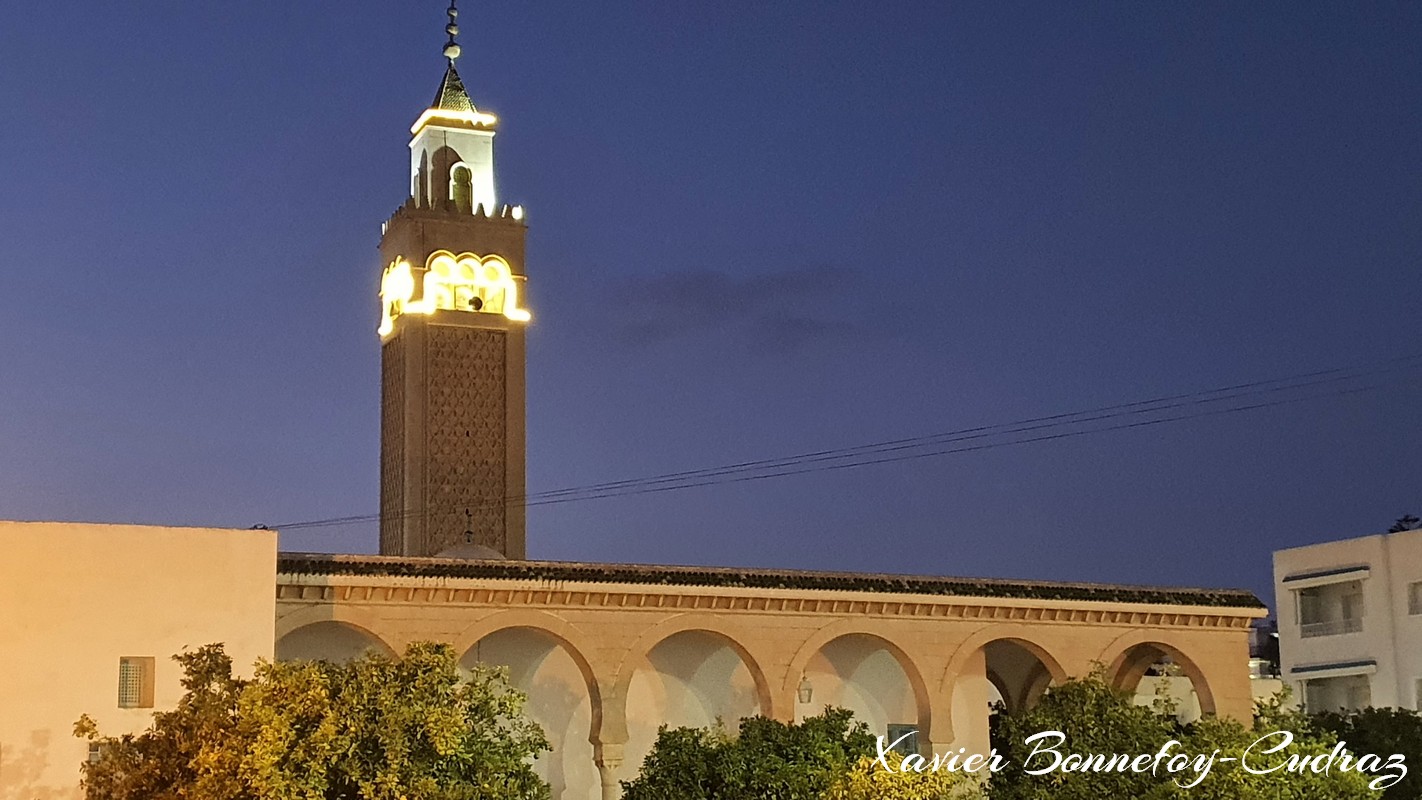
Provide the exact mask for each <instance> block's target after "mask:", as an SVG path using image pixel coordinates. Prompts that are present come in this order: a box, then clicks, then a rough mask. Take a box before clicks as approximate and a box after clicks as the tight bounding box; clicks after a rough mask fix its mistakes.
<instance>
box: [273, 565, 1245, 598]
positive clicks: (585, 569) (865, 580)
mask: <svg viewBox="0 0 1422 800" xmlns="http://www.w3.org/2000/svg"><path fill="white" fill-rule="evenodd" d="M277 571H278V572H279V573H282V574H287V575H361V576H392V577H420V578H483V579H490V580H530V581H575V582H583V583H623V584H647V585H663V586H708V587H722V586H730V587H742V588H750V589H801V590H810V591H844V592H878V593H884V594H917V595H939V596H945V597H985V598H986V597H1005V598H1019V599H1034V600H1088V601H1098V602H1112V603H1151V604H1157V605H1177V606H1214V607H1220V608H1264V607H1265V606H1264V604H1263V603H1262V602H1260V601H1259V598H1257V597H1255V596H1254V595H1253V594H1252V593H1250V592H1247V591H1244V590H1242V589H1186V588H1174V587H1161V586H1124V585H1116V584H1101V583H1058V582H1049V581H1014V580H1003V579H998V578H939V577H929V576H920V575H887V574H871V573H860V572H810V571H804V570H779V569H741V568H732V567H680V566H655V565H647V564H597V563H587V562H576V561H467V560H462V559H448V558H406V557H398V556H366V555H344V554H340V555H333V554H325V553H282V554H280V556H279V557H278V559H277Z"/></svg>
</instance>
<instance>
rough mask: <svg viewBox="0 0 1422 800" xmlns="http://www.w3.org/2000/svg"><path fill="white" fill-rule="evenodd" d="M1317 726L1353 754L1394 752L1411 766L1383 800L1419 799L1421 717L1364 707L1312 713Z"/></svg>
mask: <svg viewBox="0 0 1422 800" xmlns="http://www.w3.org/2000/svg"><path fill="white" fill-rule="evenodd" d="M1314 721H1315V722H1316V723H1317V724H1318V726H1319V727H1321V728H1323V729H1325V730H1327V731H1328V732H1329V733H1332V734H1333V735H1334V736H1337V737H1338V739H1339V740H1340V741H1344V742H1347V743H1348V749H1349V750H1352V751H1353V752H1356V753H1373V754H1376V755H1380V756H1382V757H1384V758H1386V757H1387V756H1390V755H1392V754H1394V753H1396V754H1398V755H1401V756H1402V757H1403V758H1404V759H1406V761H1405V763H1407V764H1409V765H1411V766H1410V768H1409V771H1408V774H1407V777H1405V778H1403V779H1402V780H1401V781H1398V782H1397V783H1395V784H1393V785H1392V786H1389V787H1387V788H1386V789H1384V790H1383V794H1382V796H1383V797H1384V798H1385V800H1419V798H1422V714H1419V713H1418V712H1416V711H1409V710H1407V709H1405V708H1404V709H1398V708H1366V709H1363V710H1362V711H1350V712H1347V713H1334V712H1325V713H1322V714H1315V715H1314Z"/></svg>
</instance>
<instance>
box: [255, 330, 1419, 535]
mask: <svg viewBox="0 0 1422 800" xmlns="http://www.w3.org/2000/svg"><path fill="white" fill-rule="evenodd" d="M1418 367H1422V353H1418V354H1413V355H1409V356H1402V357H1398V358H1393V359H1387V360H1385V361H1378V362H1372V363H1368V364H1362V365H1357V366H1352V367H1339V368H1334V369H1326V370H1316V371H1313V372H1307V373H1301V374H1296V375H1290V376H1286V377H1282V378H1272V379H1268V380H1260V381H1250V382H1247V383H1240V384H1234V385H1231V386H1224V387H1219V388H1215V389H1207V390H1203V391H1197V392H1188V393H1183V394H1175V395H1165V396H1161V397H1156V398H1151V399H1148V400H1137V401H1132V402H1128V403H1119V404H1114V405H1108V406H1102V407H1098V408H1093V409H1085V410H1079V411H1071V412H1065V413H1058V414H1051V415H1046V416H1041V417H1034V418H1030V419H1025V420H1018V421H1015V422H1008V423H997V424H993V425H984V426H976V427H970V428H962V429H959V430H954V431H946V432H942V433H936V434H930V435H926V436H916V437H909V438H903V439H893V440H888V441H882V442H874V443H870V444H864V445H857V446H854V447H845V448H835V449H827V450H818V451H812V452H807V453H801V454H797V455H793V456H785V457H780V458H768V459H758V460H753V461H744V462H739V463H734V464H726V465H721V466H717V467H707V468H702V469H694V470H683V471H680V472H672V473H666V474H662V475H654V476H648V477H644V478H632V479H625V480H619V481H609V482H604V483H597V484H589V485H586V486H579V487H570V488H564V489H555V490H550V491H546V492H539V493H534V494H526V495H522V496H511V497H506V498H503V499H502V500H493V501H485V502H483V503H476V504H474V505H472V506H470V505H468V504H464V505H460V506H459V507H458V508H453V507H452V508H450V509H423V510H418V511H411V512H406V513H404V514H400V515H391V516H390V517H389V519H405V518H412V517H418V516H436V515H441V514H454V513H461V512H462V510H463V509H465V508H492V507H496V506H500V505H502V506H511V505H516V504H522V505H523V506H525V507H532V506H543V505H557V504H562V503H570V502H579V501H584V500H597V499H605V498H612V497H625V496H630V495H638V494H653V493H660V492H666V491H676V490H681V489H691V488H698V487H704V486H713V485H720V484H728V483H744V482H748V481H758V480H766V479H770V478H781V477H788V476H792V475H803V474H807V473H812V472H826V471H833V470H841V469H849V468H855V467H865V466H873V465H879V464H888V463H896V462H901V461H912V460H917V459H922V458H930V457H938V456H945V455H951V454H956V453H967V452H976V451H979V450H989V449H996V448H999V447H1009V446H1014V445H1021V444H1029V443H1035V442H1043V441H1052V440H1057V439H1065V438H1073V437H1078V436H1084V435H1086V434H1091V433H1104V432H1108V431H1114V430H1126V429H1131V428H1139V427H1145V426H1150V425H1159V424H1163V423H1167V422H1177V421H1183V420H1190V419H1199V418H1203V417H1212V416H1219V415H1222V414H1233V413H1240V412H1244V411H1253V410H1259V409H1266V408H1273V407H1278V406H1283V405H1290V404H1294V403H1299V402H1306V401H1310V400H1316V399H1322V398H1328V397H1338V396H1344V395H1350V394H1357V393H1361V392H1366V391H1374V390H1376V389H1378V388H1382V387H1380V386H1364V387H1355V388H1347V389H1342V390H1338V391H1332V392H1322V393H1313V394H1309V395H1305V396H1302V397H1287V398H1283V399H1278V400H1272V401H1266V402H1258V403H1253V404H1247V405H1231V406H1228V407H1225V408H1215V409H1210V410H1206V411H1198V412H1193V413H1183V412H1182V413H1177V414H1174V415H1168V416H1164V417H1155V418H1152V419H1145V420H1135V421H1132V422H1122V423H1115V424H1109V425H1098V426H1095V427H1086V428H1079V427H1076V428H1074V427H1073V426H1082V425H1089V424H1090V423H1094V422H1102V421H1109V420H1112V419H1118V418H1130V417H1135V416H1143V415H1155V414H1160V413H1162V412H1165V411H1171V410H1178V409H1189V408H1194V407H1199V406H1206V405H1209V404H1215V403H1225V402H1231V401H1239V400H1241V399H1245V398H1249V397H1257V396H1260V395H1270V394H1279V393H1291V392H1296V391H1298V390H1300V389H1306V388H1310V387H1316V386H1323V385H1329V384H1337V383H1340V382H1347V381H1354V380H1358V379H1360V378H1365V377H1374V376H1381V375H1387V374H1391V373H1395V372H1400V371H1404V370H1410V369H1416V368H1418ZM1064 428H1066V429H1068V430H1061V429H1064ZM1023 433H1029V434H1036V435H1032V436H1029V437H1026V438H1018V439H1011V440H1008V441H996V442H980V443H977V444H972V445H968V446H961V447H949V448H946V449H945V448H942V447H941V446H942V445H948V444H957V443H962V442H972V441H977V440H981V439H989V438H995V437H1002V436H1010V435H1013V434H1023ZM934 446H939V448H938V449H934V450H928V451H923V452H908V451H913V450H920V449H921V448H925V447H934ZM380 519H381V515H380V514H362V515H354V516H345V517H332V518H328V519H318V520H309V521H303V522H294V523H288V524H286V525H277V526H272V527H276V528H280V529H283V530H300V529H304V528H320V527H329V526H335V525H347V524H354V523H363V522H374V521H378V520H380Z"/></svg>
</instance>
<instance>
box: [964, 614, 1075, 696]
mask: <svg viewBox="0 0 1422 800" xmlns="http://www.w3.org/2000/svg"><path fill="white" fill-rule="evenodd" d="M1038 632H1039V631H1035V630H1033V629H1032V628H1031V627H1028V626H1026V625H1013V624H1008V625H984V626H983V627H981V628H978V629H977V630H976V631H974V632H973V633H972V634H970V635H969V636H968V638H966V639H964V640H963V641H962V643H960V644H959V645H958V647H957V649H955V650H954V651H953V656H952V657H951V658H950V659H948V668H947V669H945V670H944V671H943V677H942V678H941V679H939V682H938V691H939V692H940V693H951V692H952V691H953V682H954V681H955V680H957V677H958V675H959V674H960V673H961V672H962V671H963V665H964V664H965V663H966V662H967V661H968V659H969V658H971V657H972V656H973V654H974V653H976V652H977V651H979V650H981V649H982V648H984V647H987V646H988V645H990V644H992V643H993V642H999V641H1008V642H1012V643H1013V644H1015V645H1017V646H1018V647H1021V648H1022V649H1024V650H1026V651H1027V652H1029V653H1031V654H1032V655H1034V656H1036V657H1037V660H1038V661H1040V662H1042V666H1044V667H1046V668H1047V672H1048V674H1050V675H1051V677H1052V683H1060V682H1061V681H1064V680H1066V679H1067V671H1066V670H1065V669H1063V668H1062V664H1061V661H1060V660H1058V659H1057V657H1056V656H1054V655H1052V653H1051V652H1050V651H1048V650H1047V648H1045V647H1043V646H1042V645H1040V644H1038V643H1037V642H1035V641H1033V640H1032V635H1033V634H1034V633H1038Z"/></svg>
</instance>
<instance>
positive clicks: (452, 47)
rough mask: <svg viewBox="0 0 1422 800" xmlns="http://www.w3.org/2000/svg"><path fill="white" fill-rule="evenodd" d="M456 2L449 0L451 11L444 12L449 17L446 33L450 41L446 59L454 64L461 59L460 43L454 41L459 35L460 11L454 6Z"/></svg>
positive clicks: (446, 46)
mask: <svg viewBox="0 0 1422 800" xmlns="http://www.w3.org/2000/svg"><path fill="white" fill-rule="evenodd" d="M454 4H455V0H449V10H448V11H446V12H444V13H446V14H448V15H449V24H448V25H446V26H444V32H445V33H447V34H449V41H448V42H445V45H444V57H445V58H447V59H449V63H451V64H453V63H454V59H456V58H459V42H456V41H454V37H456V36H458V35H459V23H458V22H457V20H458V19H459V9H458V8H455V6H454Z"/></svg>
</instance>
